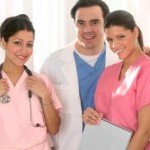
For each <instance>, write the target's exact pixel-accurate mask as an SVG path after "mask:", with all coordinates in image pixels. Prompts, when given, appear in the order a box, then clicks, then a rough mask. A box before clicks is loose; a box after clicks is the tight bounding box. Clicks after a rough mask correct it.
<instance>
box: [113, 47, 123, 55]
mask: <svg viewBox="0 0 150 150" xmlns="http://www.w3.org/2000/svg"><path fill="white" fill-rule="evenodd" d="M122 51H124V49H123V48H122V49H119V50H117V51H115V53H116V54H118V53H121V52H122Z"/></svg>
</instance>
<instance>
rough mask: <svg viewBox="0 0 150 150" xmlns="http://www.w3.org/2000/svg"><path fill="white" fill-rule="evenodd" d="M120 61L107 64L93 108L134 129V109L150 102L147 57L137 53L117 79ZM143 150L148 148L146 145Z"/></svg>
mask: <svg viewBox="0 0 150 150" xmlns="http://www.w3.org/2000/svg"><path fill="white" fill-rule="evenodd" d="M121 67H122V62H120V63H117V64H114V65H111V66H109V67H107V68H106V69H105V70H104V72H103V74H102V76H101V77H100V79H99V81H98V84H97V89H96V92H95V109H96V110H97V111H98V112H102V113H103V115H104V118H106V119H108V120H110V121H111V122H113V123H115V124H117V125H120V126H122V127H125V128H127V129H130V130H132V131H136V130H137V128H138V120H137V115H138V111H139V110H140V109H141V108H142V107H144V106H146V105H148V104H150V90H149V85H150V59H149V57H147V56H146V55H141V56H140V57H139V58H138V60H137V61H136V62H135V63H134V64H133V65H132V66H130V67H129V69H128V70H127V72H126V74H125V77H124V78H122V79H121V80H119V74H120V71H121ZM145 150H150V144H148V146H147V148H146V149H145Z"/></svg>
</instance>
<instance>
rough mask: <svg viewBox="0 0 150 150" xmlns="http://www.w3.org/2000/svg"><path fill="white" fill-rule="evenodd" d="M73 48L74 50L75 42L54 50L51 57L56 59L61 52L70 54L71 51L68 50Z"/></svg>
mask: <svg viewBox="0 0 150 150" xmlns="http://www.w3.org/2000/svg"><path fill="white" fill-rule="evenodd" d="M72 50H74V42H71V43H69V44H67V45H65V46H64V47H62V48H59V49H57V50H56V51H54V52H53V53H51V54H50V55H49V57H50V58H55V59H56V58H58V57H59V56H60V55H61V54H63V53H66V54H68V53H69V52H68V51H72Z"/></svg>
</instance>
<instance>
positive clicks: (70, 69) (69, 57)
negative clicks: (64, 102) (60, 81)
mask: <svg viewBox="0 0 150 150" xmlns="http://www.w3.org/2000/svg"><path fill="white" fill-rule="evenodd" d="M74 45H75V43H74V42H72V43H71V44H70V45H68V47H67V48H66V49H65V50H64V51H63V52H62V54H61V56H60V59H61V60H63V62H64V65H63V66H62V68H61V69H62V72H63V73H64V76H65V77H66V80H67V82H68V84H69V86H70V87H71V89H73V92H74V94H75V95H76V96H78V97H79V84H78V76H77V69H76V64H75V60H74V56H73V52H74V49H75V47H74Z"/></svg>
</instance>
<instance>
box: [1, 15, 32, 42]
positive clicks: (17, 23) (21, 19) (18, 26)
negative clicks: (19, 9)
mask: <svg viewBox="0 0 150 150" xmlns="http://www.w3.org/2000/svg"><path fill="white" fill-rule="evenodd" d="M21 30H27V31H31V32H33V34H34V35H35V30H34V27H33V25H32V22H31V21H30V19H29V17H28V16H27V15H25V14H20V15H17V16H14V17H9V18H7V19H5V20H4V22H3V23H2V25H1V27H0V38H2V37H3V38H4V40H5V42H8V40H9V38H10V37H11V36H13V35H14V34H16V33H17V32H18V31H21Z"/></svg>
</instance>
